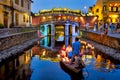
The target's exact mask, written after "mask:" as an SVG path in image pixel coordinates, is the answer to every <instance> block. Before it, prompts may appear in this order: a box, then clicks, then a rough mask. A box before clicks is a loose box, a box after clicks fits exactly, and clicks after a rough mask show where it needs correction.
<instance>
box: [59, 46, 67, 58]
mask: <svg viewBox="0 0 120 80" xmlns="http://www.w3.org/2000/svg"><path fill="white" fill-rule="evenodd" d="M60 54H61V57H62V58H64V57H66V46H65V44H64V45H63V46H62V48H61V50H60Z"/></svg>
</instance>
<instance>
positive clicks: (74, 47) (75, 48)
mask: <svg viewBox="0 0 120 80" xmlns="http://www.w3.org/2000/svg"><path fill="white" fill-rule="evenodd" d="M80 48H81V43H80V41H79V38H76V39H75V42H74V43H73V44H72V50H73V51H72V53H73V55H72V58H71V61H70V64H72V63H73V61H74V57H75V55H76V56H79V53H80Z"/></svg>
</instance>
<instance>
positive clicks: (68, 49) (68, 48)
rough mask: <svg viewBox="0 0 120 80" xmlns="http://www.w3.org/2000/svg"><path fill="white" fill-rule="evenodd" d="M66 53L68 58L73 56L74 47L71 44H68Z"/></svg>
mask: <svg viewBox="0 0 120 80" xmlns="http://www.w3.org/2000/svg"><path fill="white" fill-rule="evenodd" d="M66 53H67V56H68V58H71V57H72V47H71V45H68V47H67V48H66Z"/></svg>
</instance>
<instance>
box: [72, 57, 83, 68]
mask: <svg viewBox="0 0 120 80" xmlns="http://www.w3.org/2000/svg"><path fill="white" fill-rule="evenodd" d="M74 63H75V68H78V69H82V68H84V67H85V64H84V62H83V60H82V59H81V58H80V56H75V62H74Z"/></svg>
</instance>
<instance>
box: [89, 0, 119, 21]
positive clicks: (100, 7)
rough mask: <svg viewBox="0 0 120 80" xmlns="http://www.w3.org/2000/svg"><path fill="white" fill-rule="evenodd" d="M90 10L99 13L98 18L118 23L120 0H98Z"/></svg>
mask: <svg viewBox="0 0 120 80" xmlns="http://www.w3.org/2000/svg"><path fill="white" fill-rule="evenodd" d="M89 11H90V10H89ZM90 12H92V13H93V14H95V15H98V16H99V18H98V20H103V21H106V22H113V23H116V22H118V21H119V18H120V0H97V2H96V5H95V6H93V7H91V11H90Z"/></svg>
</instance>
